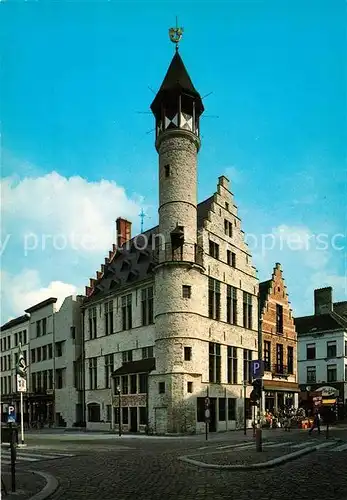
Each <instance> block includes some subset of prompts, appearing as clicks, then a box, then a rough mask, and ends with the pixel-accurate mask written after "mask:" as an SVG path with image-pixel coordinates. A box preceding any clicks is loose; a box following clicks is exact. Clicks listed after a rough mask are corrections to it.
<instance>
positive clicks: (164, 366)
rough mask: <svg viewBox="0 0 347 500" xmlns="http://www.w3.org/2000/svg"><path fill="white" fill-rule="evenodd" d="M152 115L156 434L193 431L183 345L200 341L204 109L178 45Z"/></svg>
mask: <svg viewBox="0 0 347 500" xmlns="http://www.w3.org/2000/svg"><path fill="white" fill-rule="evenodd" d="M151 110H152V112H153V114H154V117H155V122H156V141H155V147H156V149H157V151H158V155H159V235H158V236H157V244H159V252H158V265H157V267H156V268H155V294H156V301H155V332H156V338H155V356H156V371H155V372H152V374H151V377H150V385H151V391H150V392H151V393H152V394H157V396H156V400H155V401H152V402H151V403H150V412H149V417H150V420H152V422H155V429H154V431H155V432H157V433H161V432H182V431H187V430H189V429H187V426H188V427H189V425H190V424H189V423H187V422H188V421H190V420H191V422H192V425H195V413H194V415H190V417H189V416H187V414H186V411H183V410H182V406H184V405H186V400H187V394H186V392H187V390H186V387H187V375H188V367H187V364H186V363H184V360H185V357H186V358H187V353H186V354H185V347H186V346H189V345H191V340H192V339H193V338H196V337H197V336H198V335H197V332H196V329H197V325H198V323H199V322H198V321H197V319H198V317H200V315H201V314H202V313H203V308H204V307H205V304H203V300H202V295H204V289H205V281H204V275H203V272H204V268H203V261H202V252H201V251H200V247H199V246H198V244H197V243H198V241H197V154H198V151H199V149H200V137H199V135H200V134H199V131H200V123H199V122H200V117H201V115H202V113H203V111H204V107H203V103H202V100H201V97H200V95H199V93H198V92H197V91H196V89H195V88H194V86H193V83H192V81H191V79H190V77H189V75H188V72H187V70H186V68H185V66H184V63H183V61H182V58H181V57H180V55H179V53H178V50H177V47H176V52H175V55H174V57H173V59H172V61H171V64H170V66H169V69H168V71H167V73H166V76H165V78H164V81H163V83H162V85H161V87H160V89H159V91H158V93H157V95H156V97H155V99H154V101H153V103H152V105H151ZM186 349H187V347H186ZM189 411H191V412H195V409H194V408H193V409H191V410H189ZM183 420H184V422H183ZM193 421H194V424H193ZM183 427H185V428H183Z"/></svg>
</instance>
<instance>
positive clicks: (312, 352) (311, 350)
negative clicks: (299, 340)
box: [306, 344, 316, 359]
mask: <svg viewBox="0 0 347 500" xmlns="http://www.w3.org/2000/svg"><path fill="white" fill-rule="evenodd" d="M306 359H316V344H306Z"/></svg>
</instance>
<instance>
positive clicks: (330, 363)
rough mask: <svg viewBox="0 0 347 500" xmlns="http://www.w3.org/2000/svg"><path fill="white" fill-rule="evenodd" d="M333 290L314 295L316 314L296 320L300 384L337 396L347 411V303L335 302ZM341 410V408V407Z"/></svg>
mask: <svg viewBox="0 0 347 500" xmlns="http://www.w3.org/2000/svg"><path fill="white" fill-rule="evenodd" d="M332 294H333V290H332V287H326V288H320V289H317V290H315V291H314V314H313V315H311V316H304V317H301V318H296V319H295V326H296V330H297V334H298V342H299V347H298V366H299V383H300V389H301V391H302V393H301V398H302V400H303V402H304V401H305V399H306V398H307V397H308V395H309V393H310V392H314V391H321V390H323V392H324V394H325V395H336V396H338V397H339V400H340V403H342V404H343V405H344V407H345V408H346V407H347V301H345V302H335V303H334V302H333V298H332ZM340 408H341V406H340Z"/></svg>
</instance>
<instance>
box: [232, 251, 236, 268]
mask: <svg viewBox="0 0 347 500" xmlns="http://www.w3.org/2000/svg"><path fill="white" fill-rule="evenodd" d="M231 267H236V253H234V252H231Z"/></svg>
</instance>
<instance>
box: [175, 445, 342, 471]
mask: <svg viewBox="0 0 347 500" xmlns="http://www.w3.org/2000/svg"><path fill="white" fill-rule="evenodd" d="M336 442H339V441H330V442H328V443H322V444H318V445H316V446H311V447H309V448H304V449H303V450H298V451H294V452H293V453H288V454H287V455H282V456H281V457H278V458H274V459H273V460H268V461H267V462H259V463H257V464H236V465H219V464H207V463H204V462H198V461H197V460H193V459H191V458H188V457H179V458H178V460H181V462H186V463H188V464H191V465H195V466H197V467H201V468H202V469H219V470H254V469H270V468H271V467H276V465H281V464H284V463H286V462H290V461H291V460H295V459H297V458H299V457H302V456H304V455H308V454H309V453H313V452H314V451H318V450H320V449H322V448H328V447H329V446H332V445H333V444H336Z"/></svg>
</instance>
